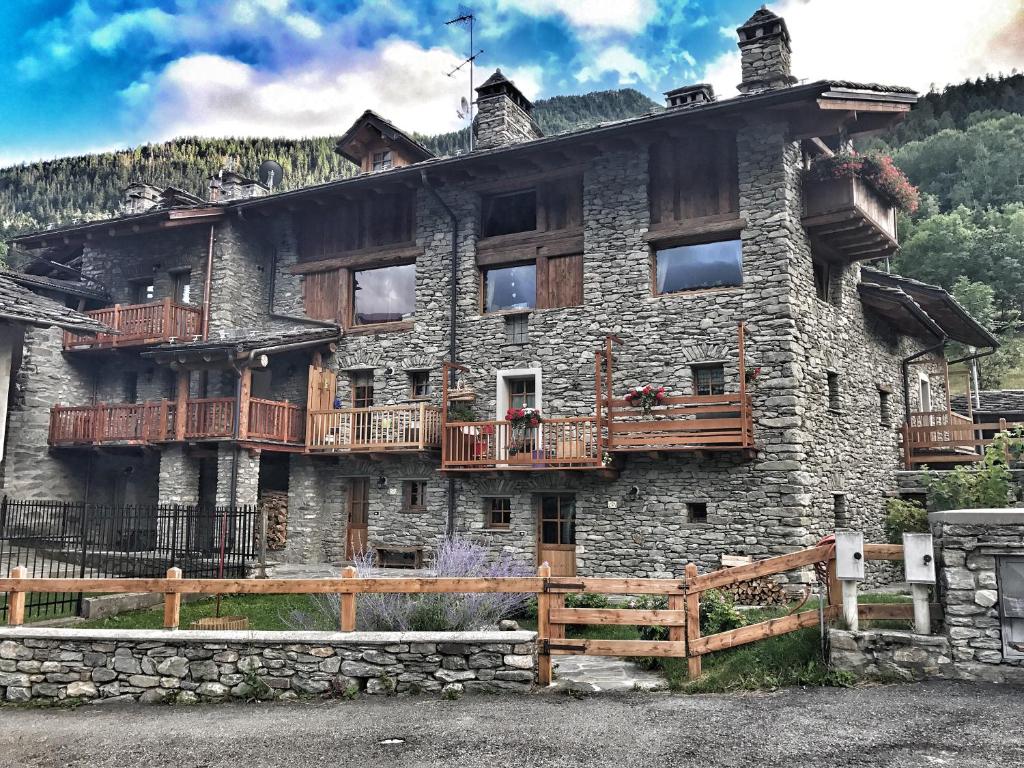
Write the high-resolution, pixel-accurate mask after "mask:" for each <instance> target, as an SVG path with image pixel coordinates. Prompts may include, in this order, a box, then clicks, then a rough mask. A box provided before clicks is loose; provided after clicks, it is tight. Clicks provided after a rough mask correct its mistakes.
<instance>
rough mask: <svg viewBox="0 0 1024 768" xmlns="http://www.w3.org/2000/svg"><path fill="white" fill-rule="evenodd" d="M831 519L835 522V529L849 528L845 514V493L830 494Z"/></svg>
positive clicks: (847, 517) (848, 521)
mask: <svg viewBox="0 0 1024 768" xmlns="http://www.w3.org/2000/svg"><path fill="white" fill-rule="evenodd" d="M832 518H833V520H835V527H836V528H848V527H849V526H850V518H849V516H848V515H847V514H846V494H845V493H834V494H832Z"/></svg>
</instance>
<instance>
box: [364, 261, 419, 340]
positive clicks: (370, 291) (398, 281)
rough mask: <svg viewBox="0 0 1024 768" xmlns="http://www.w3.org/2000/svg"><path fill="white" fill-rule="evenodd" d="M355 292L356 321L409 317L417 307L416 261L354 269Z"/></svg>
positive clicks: (372, 323)
mask: <svg viewBox="0 0 1024 768" xmlns="http://www.w3.org/2000/svg"><path fill="white" fill-rule="evenodd" d="M352 292H353V294H354V299H353V301H352V305H353V308H354V311H353V318H352V320H353V323H354V324H355V325H376V324H379V323H396V322H401V321H402V320H408V319H410V318H411V317H412V316H413V313H414V312H415V311H416V265H415V264H403V265H402V266H400V267H382V268H380V269H365V270H362V271H360V272H353V273H352Z"/></svg>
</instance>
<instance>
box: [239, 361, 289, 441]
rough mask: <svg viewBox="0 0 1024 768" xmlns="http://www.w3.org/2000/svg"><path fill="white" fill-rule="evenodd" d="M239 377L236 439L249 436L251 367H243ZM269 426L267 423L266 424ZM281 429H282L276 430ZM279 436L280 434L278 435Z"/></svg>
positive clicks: (245, 438) (244, 438) (243, 438)
mask: <svg viewBox="0 0 1024 768" xmlns="http://www.w3.org/2000/svg"><path fill="white" fill-rule="evenodd" d="M238 376H239V378H240V379H241V381H240V383H239V387H238V392H239V396H238V439H239V440H247V439H248V438H249V400H250V399H251V398H252V368H243V369H242V370H241V371H239V372H238ZM268 426H269V425H268ZM278 431H279V432H280V431H283V430H280V429H279V430H278ZM278 438H280V434H279V435H278Z"/></svg>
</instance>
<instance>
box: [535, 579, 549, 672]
mask: <svg viewBox="0 0 1024 768" xmlns="http://www.w3.org/2000/svg"><path fill="white" fill-rule="evenodd" d="M537 575H538V576H539V577H540V578H542V579H544V586H543V588H542V590H541V591H540V592H538V593H537V643H538V645H539V648H540V650H539V651H538V653H537V683H538V684H539V685H551V649H550V648H548V644H549V643H550V642H551V613H550V611H551V593H549V592H548V591H547V585H548V583H547V580H548V579H549V578H550V577H551V566H550V565H548V564H547V563H542V564H541V565H540V566H538V567H537Z"/></svg>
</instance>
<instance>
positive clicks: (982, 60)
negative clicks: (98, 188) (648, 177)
mask: <svg viewBox="0 0 1024 768" xmlns="http://www.w3.org/2000/svg"><path fill="white" fill-rule="evenodd" d="M469 5H470V7H472V9H473V10H474V12H475V13H476V14H477V16H478V25H477V28H476V32H477V36H476V42H477V47H479V48H483V49H484V53H483V55H482V56H481V57H480V61H479V67H478V69H477V81H478V82H480V81H482V79H483V78H485V77H486V76H487V75H488V74H489V73H490V72H491V71H493V69H494V68H495V67H499V66H500V67H502V69H503V71H504V72H505V73H506V74H508V75H510V76H511V77H512V78H513V79H515V80H516V82H517V83H518V84H519V85H520V86H521V87H522V89H523V90H524V91H525V92H526V93H527V95H528V96H531V97H533V98H543V97H545V96H551V95H555V94H561V93H582V92H586V91H591V90H598V89H603V88H619V87H627V86H628V87H635V88H638V89H640V90H642V91H644V92H645V93H648V94H649V95H651V96H652V97H654V98H656V99H660V98H661V96H660V94H661V92H662V91H664V90H667V89H669V88H673V87H676V86H679V85H683V84H685V83H690V82H697V81H701V80H708V81H710V82H712V83H713V84H714V85H715V86H716V90H717V91H718V92H719V93H720V94H721V95H729V93H730V92H731V91H732V88H733V86H734V85H735V83H736V82H737V81H738V80H739V65H738V54H737V49H736V45H735V27H736V26H737V25H738V24H740V23H742V22H743V21H744V20H745V19H746V18H747V17H748V16H749V15H750V14H751V13H752V12H753V11H754V10H755V9H756V8H757V5H758V4H757V3H756V2H749V0H747V1H743V2H741V1H740V0H477V1H476V2H473V3H470V4H469ZM771 7H772V8H773V10H775V11H776V12H777V13H779V14H781V15H783V16H784V17H785V18H786V20H787V22H788V24H789V28H790V31H791V32H792V36H793V48H794V69H795V73H796V74H797V75H798V76H799V77H802V78H809V79H817V78H820V77H844V78H849V79H863V80H872V81H884V82H892V83H899V84H906V85H911V86H914V87H917V88H919V89H922V90H923V89H927V88H928V87H929V85H930V84H932V83H936V84H939V85H942V84H945V83H947V82H955V81H959V80H962V79H963V78H964V77H968V76H976V75H979V74H983V73H985V72H997V71H1009V70H1010V69H1012V68H1014V67H1016V68H1018V69H1024V3H1022V2H1021V0H973V1H972V2H971V3H969V4H968V3H965V2H954V1H953V0H895V1H894V0H860V2H859V3H857V4H856V6H847V5H845V4H843V5H842V6H840V3H839V2H838V0H780V2H778V3H776V4H773V5H772V6H771ZM839 7H844V8H847V10H846V11H844V19H843V21H842V22H841V23H838V22H837V17H836V11H837V9H838V8H839ZM458 8H459V6H458V5H457V3H456V2H440V1H439V0H408V1H407V2H390V1H389V0H7V3H5V8H4V12H3V16H2V17H0V35H2V37H0V39H3V40H4V46H3V47H2V48H0V73H2V81H0V82H2V83H3V85H2V87H0V115H2V116H3V117H2V118H0V165H6V164H9V163H12V162H19V161H28V160H34V159H38V158H47V157H54V156H58V155H62V154H71V153H79V152H87V151H97V150H103V149H111V148H116V147H124V146H131V145H137V144H140V143H144V142H147V141H159V140H163V139H167V138H171V137H173V136H177V135H185V134H200V135H208V136H224V135H284V136H293V137H297V136H305V135H317V134H330V133H339V132H341V131H342V130H344V129H345V128H346V127H347V126H348V125H349V124H350V123H351V121H352V120H353V119H354V118H355V117H356V116H357V115H358V114H359V113H361V112H362V110H364V109H366V108H373V109H376V110H378V111H380V112H381V113H383V114H384V115H385V116H387V117H389V118H390V119H392V120H394V121H395V122H396V123H398V124H399V125H401V126H402V127H404V128H406V129H408V130H417V131H420V132H423V133H434V132H439V131H444V130H451V129H455V128H458V127H459V126H460V123H459V118H458V116H457V114H456V108H457V106H458V100H459V97H460V96H462V95H464V94H465V93H466V92H467V90H468V81H467V80H466V78H464V77H456V78H447V77H445V75H444V73H445V72H446V71H447V70H449V69H451V68H452V67H454V66H455V65H456V64H457V63H458V62H459V61H460V59H461V58H462V57H463V56H464V55H465V54H466V53H467V48H468V41H467V38H466V32H465V30H464V29H460V28H456V27H446V26H445V24H444V21H445V20H446V19H447V18H450V17H451V16H453V15H455V14H456V13H457V11H458ZM851 8H852V9H853V10H852V11H851V10H850V9H851ZM851 12H852V13H855V14H856V17H855V18H854V17H851V16H850V14H851ZM858 19H864V20H865V21H864V22H863V23H861V22H859V21H858Z"/></svg>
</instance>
